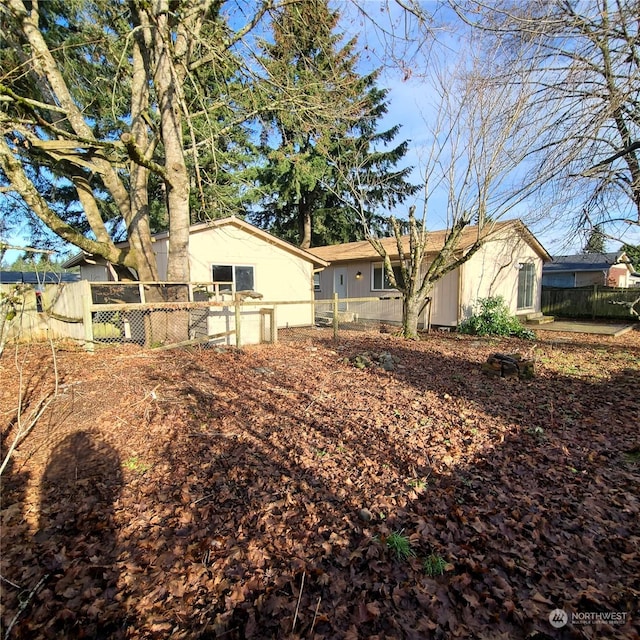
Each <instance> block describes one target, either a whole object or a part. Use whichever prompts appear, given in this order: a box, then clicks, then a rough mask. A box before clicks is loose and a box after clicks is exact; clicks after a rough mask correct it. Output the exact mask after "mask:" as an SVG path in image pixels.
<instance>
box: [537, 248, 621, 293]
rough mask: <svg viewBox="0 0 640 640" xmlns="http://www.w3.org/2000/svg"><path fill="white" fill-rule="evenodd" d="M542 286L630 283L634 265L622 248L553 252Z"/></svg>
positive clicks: (604, 285)
mask: <svg viewBox="0 0 640 640" xmlns="http://www.w3.org/2000/svg"><path fill="white" fill-rule="evenodd" d="M542 284H543V285H544V286H545V287H563V288H573V287H590V286H593V285H598V286H601V287H622V288H627V287H630V286H633V265H632V264H631V261H630V260H629V258H628V256H627V255H626V253H624V251H618V252H616V253H582V254H575V255H570V256H554V258H553V261H552V262H549V263H548V264H545V266H544V269H543V273H542Z"/></svg>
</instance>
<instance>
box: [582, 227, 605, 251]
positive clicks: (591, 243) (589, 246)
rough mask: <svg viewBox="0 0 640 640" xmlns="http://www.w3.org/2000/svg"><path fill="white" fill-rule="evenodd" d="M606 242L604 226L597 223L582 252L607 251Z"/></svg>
mask: <svg viewBox="0 0 640 640" xmlns="http://www.w3.org/2000/svg"><path fill="white" fill-rule="evenodd" d="M605 242H606V237H605V235H604V233H603V232H602V226H601V225H599V224H597V225H596V226H595V227H593V229H591V232H590V233H589V237H588V238H587V243H586V244H585V246H584V249H583V250H582V253H605Z"/></svg>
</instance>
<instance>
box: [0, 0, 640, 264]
mask: <svg viewBox="0 0 640 640" xmlns="http://www.w3.org/2000/svg"><path fill="white" fill-rule="evenodd" d="M424 5H425V6H426V7H430V6H431V5H433V6H434V7H435V6H436V3H435V2H432V3H428V2H426V3H424ZM360 6H361V8H362V9H364V10H365V11H367V13H368V14H369V18H373V19H375V20H376V21H377V23H378V27H379V28H375V27H374V26H373V25H372V23H371V20H370V19H367V18H364V17H363V16H362V15H361V14H360V13H359V11H358V10H357V9H355V8H354V5H353V4H352V3H351V2H348V1H346V0H340V2H336V7H337V8H338V9H339V10H340V11H341V12H342V15H343V22H342V24H341V28H342V29H344V30H345V31H346V36H347V37H349V36H353V35H357V36H358V42H359V45H360V47H361V49H362V54H361V56H362V57H361V61H362V72H363V73H366V72H368V71H370V70H372V69H373V68H378V67H382V75H381V78H380V85H381V86H383V87H386V88H388V89H389V95H388V101H389V104H388V106H389V113H388V114H387V116H386V118H385V119H384V121H383V122H382V123H381V128H388V127H391V126H394V125H396V124H400V125H401V126H402V128H401V130H400V133H399V135H398V138H397V140H396V143H397V142H399V141H401V140H410V144H409V151H408V154H407V156H406V164H408V165H412V166H413V167H414V176H413V181H414V182H416V183H420V182H422V180H423V172H424V150H425V147H427V148H428V146H429V144H430V134H429V126H428V121H429V119H430V118H432V116H433V109H432V107H431V106H430V101H431V97H432V96H431V95H430V90H429V88H428V84H427V81H426V80H427V78H426V75H427V74H426V72H427V71H428V65H427V64H426V63H425V62H424V61H425V59H426V58H427V56H428V54H430V53H432V52H431V51H429V50H428V49H427V47H429V46H433V42H434V40H427V44H426V45H425V46H424V47H423V48H422V49H416V47H415V46H414V45H413V44H408V45H406V47H404V48H403V45H402V44H398V43H397V41H396V44H395V45H394V47H393V49H390V41H391V39H390V38H389V36H388V34H389V33H391V32H393V33H394V34H395V35H402V34H403V33H406V34H407V35H409V36H415V35H416V33H417V29H418V27H417V24H416V23H415V22H414V21H412V20H410V19H408V18H407V17H406V15H405V14H404V13H403V12H402V10H401V9H400V7H399V6H398V5H397V4H395V3H393V2H390V3H386V2H384V1H383V0H368V1H364V2H360ZM445 17H446V16H445ZM436 35H437V43H438V46H444V47H445V51H446V55H450V57H451V59H452V60H453V59H454V58H455V51H456V48H457V46H456V39H455V37H454V36H453V35H452V34H451V32H448V31H446V30H442V29H441V30H439V31H438V32H437V33H436ZM421 196H422V194H421V193H420V194H418V197H417V198H416V200H417V202H416V204H417V205H418V206H417V209H418V211H419V210H421V206H422V203H421ZM0 197H6V196H2V195H0ZM409 204H410V203H407V204H406V207H405V210H406V208H407V207H408V206H409ZM445 206H446V203H445V202H444V201H443V200H438V198H435V199H434V201H433V202H432V203H430V207H429V210H430V217H429V220H428V227H429V228H433V229H435V228H443V227H444V226H445V225H446V221H445V219H444V217H443V216H442V215H439V214H440V213H442V211H443V209H444V207H445ZM394 213H395V214H396V215H398V216H402V215H403V213H404V211H403V210H402V209H401V210H398V211H395V212H394ZM571 213H572V212H571V211H568V217H569V216H570V215H571ZM515 215H522V217H523V219H524V220H525V222H527V223H528V224H529V225H530V227H531V229H532V231H533V232H534V233H536V235H537V236H538V237H539V239H540V241H541V242H542V243H543V245H544V246H545V247H546V248H547V250H548V251H549V252H550V253H552V254H562V253H572V252H578V251H579V250H580V249H581V247H582V245H583V244H584V238H582V237H575V236H571V235H570V233H569V232H568V231H567V229H566V227H565V226H564V225H563V224H562V221H558V220H556V221H554V222H553V223H549V221H547V222H546V223H540V224H534V223H531V222H530V221H529V220H528V218H527V211H526V207H521V208H520V209H519V210H517V211H516V212H512V213H511V214H510V217H512V216H515ZM630 231H631V230H630ZM3 239H4V240H5V241H8V242H9V243H11V244H17V245H19V244H22V243H23V242H24V241H23V240H22V239H21V238H20V234H17V235H14V236H13V237H12V236H9V237H6V238H3ZM624 240H625V241H627V242H630V243H633V244H640V229H635V231H634V232H630V233H628V234H627V235H625V236H624ZM618 245H619V243H617V242H610V243H609V245H608V248H609V249H610V250H615V249H617V247H618ZM73 251H74V249H72V252H73ZM15 257H17V254H16V253H13V252H10V253H8V255H7V257H6V258H5V262H6V261H11V260H13V259H15Z"/></svg>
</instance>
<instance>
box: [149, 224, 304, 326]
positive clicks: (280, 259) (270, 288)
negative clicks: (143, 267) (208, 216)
mask: <svg viewBox="0 0 640 640" xmlns="http://www.w3.org/2000/svg"><path fill="white" fill-rule="evenodd" d="M163 242H165V243H166V241H163ZM158 244H160V243H158ZM165 246H166V244H165ZM189 254H190V260H191V265H190V266H191V280H192V281H193V282H209V281H211V277H212V275H211V266H212V265H214V264H218V265H234V266H252V267H253V269H254V289H255V291H257V292H258V293H261V294H262V296H263V300H265V301H266V302H279V301H296V300H301V301H304V302H309V303H311V300H312V299H313V265H312V263H311V262H309V261H307V260H304V259H303V258H301V257H299V256H297V255H295V254H294V253H293V252H291V253H290V252H289V251H286V250H283V249H282V248H281V247H278V246H275V245H273V244H271V243H269V242H267V241H266V240H264V239H263V238H260V237H258V236H254V235H253V234H251V233H248V232H247V231H245V230H244V229H239V228H238V227H235V226H233V225H226V226H223V227H219V228H214V229H204V230H202V231H198V232H196V233H193V234H192V235H191V238H190V240H189ZM159 261H160V255H159ZM254 320H255V325H256V330H257V327H258V325H259V315H258V312H257V310H256V314H255V317H254ZM277 323H278V326H279V327H286V326H303V325H309V324H312V323H313V309H312V305H311V304H308V305H293V306H283V307H280V308H279V309H278V318H277ZM243 329H244V325H243Z"/></svg>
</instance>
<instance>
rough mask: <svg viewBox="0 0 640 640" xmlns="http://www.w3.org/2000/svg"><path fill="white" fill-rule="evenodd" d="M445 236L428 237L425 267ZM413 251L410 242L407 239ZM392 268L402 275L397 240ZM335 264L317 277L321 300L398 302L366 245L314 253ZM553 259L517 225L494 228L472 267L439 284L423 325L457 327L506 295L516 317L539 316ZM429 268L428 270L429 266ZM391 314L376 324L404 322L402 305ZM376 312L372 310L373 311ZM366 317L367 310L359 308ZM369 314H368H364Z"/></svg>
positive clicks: (464, 245) (471, 237)
mask: <svg viewBox="0 0 640 640" xmlns="http://www.w3.org/2000/svg"><path fill="white" fill-rule="evenodd" d="M445 234H446V231H435V232H432V233H430V234H429V239H428V245H427V250H428V252H427V258H426V260H425V262H426V264H429V263H430V262H431V261H432V260H433V259H434V258H435V256H436V255H437V252H438V251H439V250H440V248H441V247H442V246H443V244H444V240H445V237H446V236H445ZM477 234H478V229H477V228H476V227H469V228H467V229H466V230H465V232H464V234H463V237H462V240H461V243H460V245H459V252H461V253H464V252H465V251H467V250H468V249H469V248H470V247H471V245H472V244H473V243H474V242H475V240H476V238H477ZM404 242H405V244H406V246H407V248H408V238H405V239H404ZM383 244H384V246H385V249H386V250H387V252H388V254H389V256H390V257H391V260H392V264H394V263H395V264H394V267H397V269H398V272H399V266H400V262H399V256H398V251H397V247H396V241H395V239H393V238H388V239H384V240H383ZM309 251H310V252H311V253H313V254H314V255H316V256H317V257H319V258H321V259H323V260H326V261H328V262H330V263H331V264H330V266H329V267H328V268H326V269H324V270H323V271H321V272H319V273H317V274H316V279H315V294H316V299H318V300H323V299H328V298H332V297H333V296H334V294H338V296H339V298H361V297H371V296H375V297H380V298H396V297H397V298H399V296H400V293H399V292H398V291H397V290H395V289H393V288H392V287H391V285H390V283H389V282H388V279H387V277H386V275H385V273H384V269H383V264H382V259H381V258H380V256H379V255H378V254H377V253H376V251H375V250H374V249H373V247H372V246H371V244H370V243H369V242H367V241H363V242H352V243H347V244H341V245H329V246H325V247H316V248H313V249H310V250H309ZM550 259H551V257H550V256H549V254H548V253H547V251H546V250H545V249H544V247H542V245H541V244H540V243H539V242H538V241H537V240H536V238H535V237H534V236H533V234H532V233H531V232H530V231H529V230H528V229H527V227H526V226H525V225H524V224H522V222H520V221H517V220H514V221H508V222H501V223H495V224H494V225H493V226H492V229H491V230H490V232H489V233H488V234H487V235H486V238H485V241H484V244H483V246H482V247H481V248H480V250H478V251H477V252H476V253H475V254H474V255H473V256H472V257H471V258H470V259H469V260H468V261H467V262H465V263H464V264H463V265H462V266H460V267H459V268H457V269H455V270H453V271H451V272H449V273H448V274H446V275H445V276H444V277H443V278H442V279H441V280H439V281H438V282H437V283H436V284H435V286H434V288H433V290H432V293H431V301H430V303H429V305H428V306H427V307H426V308H425V311H424V313H423V317H422V318H421V323H422V325H423V326H425V327H426V326H442V327H455V326H457V325H458V324H459V323H460V322H461V321H462V320H464V319H465V318H467V317H469V316H470V315H471V314H472V313H473V310H474V305H475V303H476V301H477V300H478V299H480V298H486V297H490V296H498V295H501V296H503V297H504V299H505V301H506V302H507V305H508V306H509V308H510V310H511V311H512V313H514V314H518V315H523V316H526V315H533V314H536V313H540V297H541V278H542V265H543V262H545V261H547V260H550ZM425 267H426V265H425ZM386 308H387V309H388V310H387V312H386V314H383V315H382V317H380V314H378V317H376V318H375V319H377V320H380V321H385V322H400V319H401V310H402V306H401V304H396V305H386ZM372 310H373V306H372ZM358 312H359V314H360V316H361V317H362V314H363V311H362V310H361V307H359V311H358ZM364 313H366V311H365V312H364Z"/></svg>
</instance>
